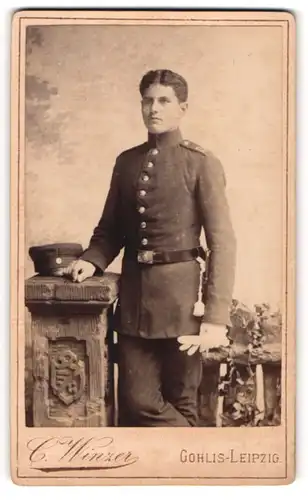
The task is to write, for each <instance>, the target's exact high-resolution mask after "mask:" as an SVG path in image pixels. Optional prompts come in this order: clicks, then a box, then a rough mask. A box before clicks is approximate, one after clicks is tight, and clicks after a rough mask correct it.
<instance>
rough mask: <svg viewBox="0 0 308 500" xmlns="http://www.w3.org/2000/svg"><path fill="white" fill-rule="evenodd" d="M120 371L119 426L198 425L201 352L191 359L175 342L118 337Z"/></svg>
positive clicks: (175, 340)
mask: <svg viewBox="0 0 308 500" xmlns="http://www.w3.org/2000/svg"><path fill="white" fill-rule="evenodd" d="M118 369H119V385H118V401H119V426H121V427H131V426H133V427H191V426H196V425H198V409H197V397H198V388H199V385H200V383H201V377H202V361H201V355H200V353H199V352H197V353H195V354H193V355H192V356H188V354H187V352H183V351H180V350H179V343H178V341H177V339H176V338H166V339H145V338H140V337H132V336H128V335H121V334H119V335H118Z"/></svg>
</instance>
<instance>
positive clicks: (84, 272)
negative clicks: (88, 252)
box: [65, 259, 96, 283]
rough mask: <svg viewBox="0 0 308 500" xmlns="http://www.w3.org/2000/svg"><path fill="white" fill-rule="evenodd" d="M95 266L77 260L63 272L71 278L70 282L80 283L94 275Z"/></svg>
mask: <svg viewBox="0 0 308 500" xmlns="http://www.w3.org/2000/svg"><path fill="white" fill-rule="evenodd" d="M95 269H96V268H95V266H94V265H93V264H91V262H88V261H86V260H82V259H78V260H74V261H72V262H71V263H70V264H69V266H68V267H67V269H66V270H65V274H66V275H68V276H71V277H72V280H73V281H75V282H77V283H81V282H82V281H84V280H85V279H87V278H91V276H93V274H94V273H95Z"/></svg>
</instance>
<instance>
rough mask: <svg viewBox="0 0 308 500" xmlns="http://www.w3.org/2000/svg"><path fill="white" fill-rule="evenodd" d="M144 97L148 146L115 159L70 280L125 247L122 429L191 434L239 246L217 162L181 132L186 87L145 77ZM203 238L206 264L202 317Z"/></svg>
mask: <svg viewBox="0 0 308 500" xmlns="http://www.w3.org/2000/svg"><path fill="white" fill-rule="evenodd" d="M140 93H141V96H142V102H141V108H142V116H143V121H144V124H145V126H146V128H147V130H148V140H147V141H146V142H145V143H143V144H141V145H139V146H136V147H134V148H132V149H129V150H127V151H124V152H123V153H122V154H120V155H119V157H118V158H117V161H116V164H115V167H114V171H113V175H112V180H111V185H110V190H109V194H108V197H107V200H106V204H105V208H104V211H103V214H102V216H101V219H100V221H99V223H98V225H97V227H96V228H95V229H94V232H93V236H92V238H91V241H90V244H89V247H88V249H87V250H86V251H85V252H84V254H83V256H82V257H81V259H79V260H77V261H75V262H73V263H72V264H71V265H70V267H69V270H68V272H69V274H71V275H72V278H73V280H74V281H77V282H81V281H83V280H84V279H85V278H88V277H90V276H92V275H93V274H94V272H95V271H96V270H100V271H104V270H105V269H106V268H107V267H108V265H109V264H110V263H111V262H112V260H113V259H114V258H115V257H116V256H117V255H118V254H119V252H120V250H121V249H122V248H123V247H124V249H125V252H124V258H123V264H122V274H121V282H120V293H119V301H118V306H117V309H116V313H115V322H116V325H115V330H116V331H117V332H118V349H119V358H118V362H119V408H120V425H126V426H128V425H132V426H185V427H186V426H195V425H197V391H198V387H199V384H200V381H201V374H202V367H201V358H200V356H201V355H200V352H198V351H197V349H198V345H199V344H200V342H201V340H202V339H204V344H205V345H206V346H209V345H219V344H222V343H225V342H224V341H222V338H224V339H225V332H226V325H228V324H229V306H230V303H231V298H232V289H233V281H234V268H235V237H234V233H233V229H232V225H231V222H230V216H229V208H228V203H227V200H226V196H225V177H224V172H223V169H222V166H221V164H220V162H219V161H218V160H217V159H216V158H215V157H214V156H213V155H212V154H211V153H210V152H206V151H204V150H203V149H202V148H200V147H199V146H197V145H195V144H194V143H192V142H190V141H188V140H183V139H182V136H181V132H180V130H179V124H180V121H181V119H182V117H183V116H184V115H185V112H186V109H187V97H188V89H187V83H186V81H185V80H184V78H182V77H181V76H180V75H178V74H176V73H174V72H172V71H170V70H155V71H149V72H148V73H147V74H146V75H144V77H143V78H142V80H141V82H140ZM202 228H204V231H205V235H206V240H207V246H208V249H209V251H210V257H209V264H208V266H209V267H208V282H207V285H206V290H203V292H204V293H203V297H204V306H203V308H201V309H200V300H199V302H198V296H199V299H200V288H199V286H200V265H199V262H198V261H197V260H196V259H197V258H200V256H201V257H204V255H203V250H202V248H200V241H199V238H200V232H201V229H202ZM199 260H200V259H199ZM198 291H199V294H198ZM196 302H197V304H196ZM202 305H203V304H202ZM196 309H199V310H196ZM200 315H202V316H201V317H200ZM199 334H200V336H198V337H195V335H199ZM180 336H184V340H185V339H186V342H187V337H186V336H192V337H191V339H192V341H191V344H196V345H194V346H193V348H192V349H190V353H191V355H187V353H186V352H183V350H184V349H186V348H187V347H189V345H190V342H189V341H188V344H187V345H185V344H184V346H182V347H181V349H182V350H181V349H179V343H178V338H179V337H180ZM196 338H197V341H196ZM213 338H214V340H213ZM188 339H190V337H188ZM193 339H194V340H193Z"/></svg>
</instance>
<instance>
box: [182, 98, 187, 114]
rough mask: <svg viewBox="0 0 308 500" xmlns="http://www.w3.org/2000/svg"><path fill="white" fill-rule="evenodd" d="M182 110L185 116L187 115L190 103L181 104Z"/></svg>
mask: <svg viewBox="0 0 308 500" xmlns="http://www.w3.org/2000/svg"><path fill="white" fill-rule="evenodd" d="M180 108H181V110H182V113H183V115H184V114H185V113H186V111H187V109H188V102H187V101H186V102H180Z"/></svg>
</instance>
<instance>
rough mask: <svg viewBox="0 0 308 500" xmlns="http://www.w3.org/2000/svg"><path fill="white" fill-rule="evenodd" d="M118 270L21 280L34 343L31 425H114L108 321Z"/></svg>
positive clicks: (110, 333)
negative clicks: (77, 278) (80, 277)
mask: <svg viewBox="0 0 308 500" xmlns="http://www.w3.org/2000/svg"><path fill="white" fill-rule="evenodd" d="M118 278H119V277H118V275H116V274H112V273H106V274H104V276H103V277H93V278H90V279H87V280H86V281H85V282H83V283H72V282H71V281H68V280H66V279H64V278H58V277H57V278H56V277H40V276H35V277H33V278H30V279H28V280H27V282H26V290H25V295H26V306H27V307H28V309H29V311H30V313H31V333H32V348H33V379H34V387H33V425H34V426H35V427H53V426H55V427H100V426H107V425H114V415H113V411H114V401H113V397H114V395H113V394H114V391H113V376H112V371H113V361H112V359H111V356H110V349H109V343H110V342H112V340H111V336H112V332H111V331H110V330H108V328H110V326H109V325H110V322H109V320H110V319H111V316H112V313H113V303H114V302H115V300H116V298H117V291H118V287H117V282H118Z"/></svg>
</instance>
